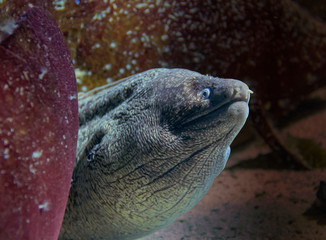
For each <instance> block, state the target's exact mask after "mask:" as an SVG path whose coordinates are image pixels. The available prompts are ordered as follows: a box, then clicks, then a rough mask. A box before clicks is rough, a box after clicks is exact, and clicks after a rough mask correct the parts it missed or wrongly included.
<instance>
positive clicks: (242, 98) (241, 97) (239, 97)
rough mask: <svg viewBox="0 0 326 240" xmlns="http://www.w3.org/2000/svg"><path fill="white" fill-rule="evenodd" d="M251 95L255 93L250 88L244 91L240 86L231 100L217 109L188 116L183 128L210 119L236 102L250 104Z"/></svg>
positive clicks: (234, 89) (234, 91) (234, 90)
mask: <svg viewBox="0 0 326 240" xmlns="http://www.w3.org/2000/svg"><path fill="white" fill-rule="evenodd" d="M250 94H253V91H251V90H250V89H249V88H248V87H246V89H243V88H242V87H240V86H239V87H234V88H233V93H232V94H231V96H230V99H229V100H228V101H226V102H223V103H221V104H217V105H216V106H215V107H212V108H210V109H207V110H206V111H203V112H201V113H195V114H193V115H192V116H188V117H187V119H186V120H185V121H183V122H182V123H181V126H185V125H188V124H191V122H193V121H196V120H198V119H200V118H203V119H204V118H209V117H210V116H212V115H214V114H215V113H216V112H217V111H219V110H221V109H223V108H225V109H226V108H227V107H228V106H231V105H232V104H233V103H236V102H245V103H247V104H249V100H250Z"/></svg>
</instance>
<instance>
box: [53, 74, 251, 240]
mask: <svg viewBox="0 0 326 240" xmlns="http://www.w3.org/2000/svg"><path fill="white" fill-rule="evenodd" d="M249 95H250V90H249V89H248V87H247V85H246V84H244V83H242V82H240V81H237V80H232V79H220V78H213V77H210V76H203V75H201V74H199V73H196V72H193V71H189V70H184V69H153V70H149V71H146V72H144V73H140V74H137V75H133V76H131V77H129V78H127V79H126V80H124V81H122V82H120V83H119V84H115V85H114V86H110V87H107V86H104V87H102V88H100V89H96V90H93V91H91V92H89V93H87V94H86V95H84V96H80V102H79V105H80V106H79V107H80V113H79V120H80V129H79V139H78V147H77V163H76V166H75V169H74V173H73V181H72V183H71V191H70V197H69V202H68V206H67V209H66V215H65V218H64V222H63V226H62V230H61V235H60V238H59V239H114V240H118V239H135V238H137V237H141V236H144V235H146V234H149V233H151V232H153V231H156V230H158V229H160V228H162V227H164V226H166V225H168V224H169V223H171V222H172V221H173V220H174V219H175V218H177V217H178V216H180V215H181V214H183V213H184V212H186V211H187V210H189V209H190V208H192V207H193V206H194V205H195V204H196V203H197V202H198V201H199V200H200V199H201V198H202V197H203V195H204V194H205V193H206V192H207V191H208V189H209V187H210V186H211V184H212V182H213V180H214V178H215V177H216V176H217V175H218V174H219V173H220V172H221V171H222V170H223V168H224V166H225V163H226V161H227V159H228V157H229V153H230V148H229V145H230V144H231V142H232V141H233V139H234V137H235V136H236V135H237V133H238V132H239V131H240V129H241V128H242V126H243V124H244V123H245V121H246V119H247V116H248V101H249Z"/></svg>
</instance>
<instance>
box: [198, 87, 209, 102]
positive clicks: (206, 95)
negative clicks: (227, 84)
mask: <svg viewBox="0 0 326 240" xmlns="http://www.w3.org/2000/svg"><path fill="white" fill-rule="evenodd" d="M200 95H201V98H202V99H204V100H206V99H208V98H209V96H210V95H211V90H210V89H209V88H204V89H203V90H202V91H201V93H200Z"/></svg>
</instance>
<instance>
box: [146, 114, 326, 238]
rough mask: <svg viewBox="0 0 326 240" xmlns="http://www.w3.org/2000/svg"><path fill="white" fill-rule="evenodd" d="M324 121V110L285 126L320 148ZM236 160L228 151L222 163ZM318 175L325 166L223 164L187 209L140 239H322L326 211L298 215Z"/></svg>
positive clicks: (325, 173)
mask: <svg viewBox="0 0 326 240" xmlns="http://www.w3.org/2000/svg"><path fill="white" fill-rule="evenodd" d="M325 123H326V111H325V112H323V113H318V114H315V115H313V116H310V117H308V118H306V119H305V120H303V121H300V122H298V123H296V124H294V125H292V126H291V127H290V128H289V129H288V131H290V132H291V133H293V135H294V136H297V137H307V138H309V137H311V138H314V139H315V140H317V142H319V143H320V144H321V145H322V146H323V148H326V126H325ZM250 149H251V150H249V151H250V152H247V153H243V154H247V155H248V156H250V155H255V154H257V149H258V148H255V147H252V148H250ZM262 151H264V150H262ZM239 161H241V160H239V158H238V157H237V156H236V155H233V156H231V159H230V160H229V163H228V165H227V166H229V167H230V166H232V165H235V164H237V163H238V162H239ZM320 180H324V181H326V170H321V169H316V170H310V171H293V170H286V169H283V170H271V169H268V168H267V169H259V168H252V169H250V168H248V169H241V168H235V169H233V170H230V169H229V170H228V169H226V170H224V171H223V172H222V173H221V174H220V175H219V176H218V177H217V178H216V179H215V181H214V183H213V185H212V187H211V188H210V190H209V192H208V193H207V194H206V195H205V196H204V198H203V199H202V200H201V201H200V202H199V203H198V204H197V205H196V206H195V207H194V208H193V209H191V210H190V211H189V212H187V213H186V214H184V215H183V216H181V217H179V218H178V219H177V220H176V221H174V222H173V223H172V224H171V225H170V226H168V227H167V228H165V229H163V230H161V231H159V232H156V233H154V234H152V235H149V236H147V237H144V238H141V240H156V239H168V240H178V239H180V240H181V239H185V240H186V239H187V240H195V239H200V240H202V239H203V240H205V239H239V240H241V239H250V240H255V239H257V240H258V239H259V240H260V239H262V240H274V239H275V240H277V239H287V240H288V239H291V240H296V239H305V240H310V239H311V240H315V239H316V240H326V212H324V213H323V214H315V215H314V217H307V216H305V215H304V213H305V212H306V211H308V210H309V209H310V208H311V206H312V205H313V203H314V201H315V199H316V192H317V188H318V185H319V182H320ZM317 213H318V212H317Z"/></svg>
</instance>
